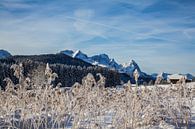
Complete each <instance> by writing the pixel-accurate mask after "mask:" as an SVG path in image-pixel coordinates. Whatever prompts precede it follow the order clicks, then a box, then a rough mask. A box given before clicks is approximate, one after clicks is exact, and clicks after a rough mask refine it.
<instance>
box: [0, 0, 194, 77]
mask: <svg viewBox="0 0 195 129" xmlns="http://www.w3.org/2000/svg"><path fill="white" fill-rule="evenodd" d="M0 48H3V49H6V50H8V51H10V52H11V53H12V54H43V53H57V52H59V51H61V50H64V49H73V50H77V49H80V50H82V51H83V52H84V53H87V54H88V55H93V54H99V53H107V54H109V55H110V57H111V58H115V59H116V61H118V62H119V63H125V62H129V61H130V60H131V59H134V60H135V61H137V62H138V64H139V65H140V66H141V68H142V70H143V71H146V72H148V73H153V72H162V71H166V72H171V73H178V72H179V73H187V72H189V73H193V74H195V1H194V0H0Z"/></svg>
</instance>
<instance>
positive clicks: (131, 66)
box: [60, 50, 153, 82]
mask: <svg viewBox="0 0 195 129" xmlns="http://www.w3.org/2000/svg"><path fill="white" fill-rule="evenodd" d="M60 53H63V54H65V55H69V56H71V57H73V58H77V59H81V60H83V61H85V62H87V63H90V64H91V65H95V66H101V67H106V68H109V69H112V70H116V71H117V72H119V73H123V74H127V75H129V76H130V78H134V77H133V72H134V71H135V70H136V69H137V71H138V73H139V78H140V80H142V81H147V82H148V80H153V77H152V76H150V75H148V74H146V73H144V72H142V71H141V69H140V67H139V65H138V64H137V63H136V62H135V61H134V60H131V62H130V63H128V64H126V65H121V64H118V63H117V62H116V61H115V60H114V59H110V58H109V56H108V55H106V54H99V55H94V56H91V57H88V56H87V54H84V53H83V52H81V51H80V50H78V51H76V52H73V51H72V50H65V51H61V52H60ZM70 53H71V54H70Z"/></svg>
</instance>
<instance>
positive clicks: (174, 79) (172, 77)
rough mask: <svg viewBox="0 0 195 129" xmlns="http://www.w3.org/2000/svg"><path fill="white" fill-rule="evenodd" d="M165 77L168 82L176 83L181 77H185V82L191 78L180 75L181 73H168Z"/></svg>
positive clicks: (190, 80)
mask: <svg viewBox="0 0 195 129" xmlns="http://www.w3.org/2000/svg"><path fill="white" fill-rule="evenodd" d="M167 79H168V80H169V82H170V83H173V84H176V83H177V82H178V81H180V80H182V79H185V81H186V82H192V78H190V77H188V76H186V75H181V74H172V75H168V76H167Z"/></svg>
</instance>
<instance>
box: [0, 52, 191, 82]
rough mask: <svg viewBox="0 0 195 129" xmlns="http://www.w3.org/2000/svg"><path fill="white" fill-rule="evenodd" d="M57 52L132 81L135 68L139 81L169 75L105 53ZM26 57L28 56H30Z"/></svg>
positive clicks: (2, 56)
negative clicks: (119, 61) (118, 61)
mask: <svg viewBox="0 0 195 129" xmlns="http://www.w3.org/2000/svg"><path fill="white" fill-rule="evenodd" d="M57 54H63V55H66V56H69V57H70V58H73V59H78V60H82V61H83V62H86V63H87V64H90V65H92V66H99V67H103V68H108V69H110V70H114V71H117V72H118V73H120V74H121V75H122V74H123V75H125V76H126V75H128V76H129V77H130V78H129V79H130V80H131V82H133V83H134V79H133V78H134V77H133V73H134V71H135V70H137V72H138V74H139V81H140V83H142V82H149V81H150V80H153V81H154V80H155V79H156V77H157V76H159V75H160V76H162V78H163V79H164V80H167V77H168V75H171V74H169V73H165V72H163V73H160V74H157V73H154V74H152V75H149V74H147V73H145V72H143V71H142V70H141V68H140V67H139V65H138V64H137V63H136V62H135V60H130V62H129V63H126V64H119V63H117V62H116V61H115V60H114V59H112V58H110V57H109V56H108V55H107V54H99V55H94V56H88V55H87V54H85V53H83V52H82V51H80V50H77V51H73V50H63V51H61V52H59V53H57ZM40 56H41V55H40ZM8 57H11V54H10V53H9V52H8V51H6V50H0V59H5V58H8ZM28 58H30V56H29V57H28ZM33 58H34V57H33ZM40 60H43V58H40ZM40 60H39V61H40ZM55 60H56V59H55ZM59 60H60V58H59ZM58 62H64V61H58ZM58 62H55V63H58ZM63 64H67V65H68V61H67V62H66V61H65V62H64V63H63ZM69 65H71V64H69ZM185 75H186V77H187V78H190V79H192V78H194V76H193V75H191V74H189V73H188V74H185Z"/></svg>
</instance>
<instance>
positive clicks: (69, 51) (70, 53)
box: [60, 50, 74, 57]
mask: <svg viewBox="0 0 195 129" xmlns="http://www.w3.org/2000/svg"><path fill="white" fill-rule="evenodd" d="M60 53H63V54H65V55H68V56H71V57H72V56H73V54H74V52H73V51H72V50H64V51H61V52H60Z"/></svg>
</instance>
